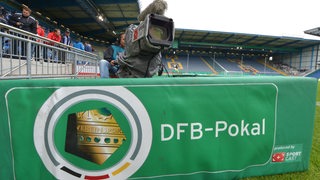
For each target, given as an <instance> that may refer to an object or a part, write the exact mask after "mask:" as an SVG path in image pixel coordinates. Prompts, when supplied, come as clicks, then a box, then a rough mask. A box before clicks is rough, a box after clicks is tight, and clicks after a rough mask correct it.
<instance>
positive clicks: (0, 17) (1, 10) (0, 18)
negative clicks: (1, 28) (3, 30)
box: [0, 7, 8, 24]
mask: <svg viewBox="0 0 320 180" xmlns="http://www.w3.org/2000/svg"><path fill="white" fill-rule="evenodd" d="M4 11H5V10H4V8H3V7H0V23H3V24H8V21H7V20H6V18H5V17H4V14H5V12H4Z"/></svg>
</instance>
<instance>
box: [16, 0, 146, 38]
mask: <svg viewBox="0 0 320 180" xmlns="http://www.w3.org/2000/svg"><path fill="white" fill-rule="evenodd" d="M16 2H18V3H20V4H25V5H27V6H29V7H30V8H31V9H32V10H33V14H35V13H36V14H38V15H40V14H41V16H43V17H47V20H51V21H53V22H55V23H57V25H58V26H61V25H62V26H63V27H65V28H69V29H70V30H71V31H74V32H76V33H78V34H79V35H81V36H84V37H88V38H91V39H93V40H99V41H100V40H101V41H105V42H108V41H112V40H113V39H114V38H115V34H116V33H119V32H121V31H124V30H125V28H126V27H128V26H129V25H130V24H138V23H139V22H138V20H137V16H138V15H139V13H140V6H139V3H138V1H137V0H121V1H118V0H72V1H70V0H50V1H43V0H16ZM37 12H38V13H37ZM39 13H40V14H39ZM99 16H101V17H99Z"/></svg>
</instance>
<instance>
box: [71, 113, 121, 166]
mask: <svg viewBox="0 0 320 180" xmlns="http://www.w3.org/2000/svg"><path fill="white" fill-rule="evenodd" d="M125 140H126V136H125V135H124V133H123V132H122V130H121V128H120V126H119V124H118V123H117V122H116V119H115V118H114V117H113V116H112V114H111V112H110V111H109V110H108V109H107V108H100V109H94V110H87V111H83V112H77V113H73V114H69V116H68V125H67V134H66V143H65V151H66V152H68V153H71V154H74V155H77V156H79V157H82V158H84V159H86V160H89V161H91V162H94V163H97V164H103V163H104V162H105V161H106V160H107V159H108V158H109V157H110V156H111V155H112V154H113V153H114V152H115V151H116V150H117V149H118V148H119V147H120V146H121V145H122V144H123V143H124V142H125Z"/></svg>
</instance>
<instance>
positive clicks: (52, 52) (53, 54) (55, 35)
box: [47, 28, 61, 62]
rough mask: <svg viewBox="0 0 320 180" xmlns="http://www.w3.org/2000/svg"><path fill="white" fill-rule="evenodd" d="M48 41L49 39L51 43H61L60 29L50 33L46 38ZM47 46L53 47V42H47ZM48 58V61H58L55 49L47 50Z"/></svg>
mask: <svg viewBox="0 0 320 180" xmlns="http://www.w3.org/2000/svg"><path fill="white" fill-rule="evenodd" d="M47 38H48V39H51V40H53V41H56V42H60V41H61V32H60V29H58V28H56V29H54V31H52V32H50V33H49V34H48V36H47ZM49 44H51V45H54V44H55V43H54V42H49ZM48 57H49V58H50V59H53V60H54V61H55V62H57V61H58V52H57V50H55V49H52V50H51V48H50V49H48Z"/></svg>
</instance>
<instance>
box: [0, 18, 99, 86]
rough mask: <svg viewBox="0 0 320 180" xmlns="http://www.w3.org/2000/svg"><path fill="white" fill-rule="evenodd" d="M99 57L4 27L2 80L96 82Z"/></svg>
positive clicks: (1, 32)
mask: <svg viewBox="0 0 320 180" xmlns="http://www.w3.org/2000/svg"><path fill="white" fill-rule="evenodd" d="M99 60H100V59H99V57H98V55H96V54H93V53H89V52H86V51H83V50H79V49H76V48H73V47H70V46H67V45H64V44H62V43H59V42H55V41H52V40H49V39H47V38H45V37H40V36H37V35H35V34H33V33H29V32H26V31H23V30H21V29H18V28H15V27H12V26H8V25H6V24H2V23H0V80H1V79H33V78H96V77H97V76H98V75H99V68H98V63H99Z"/></svg>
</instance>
